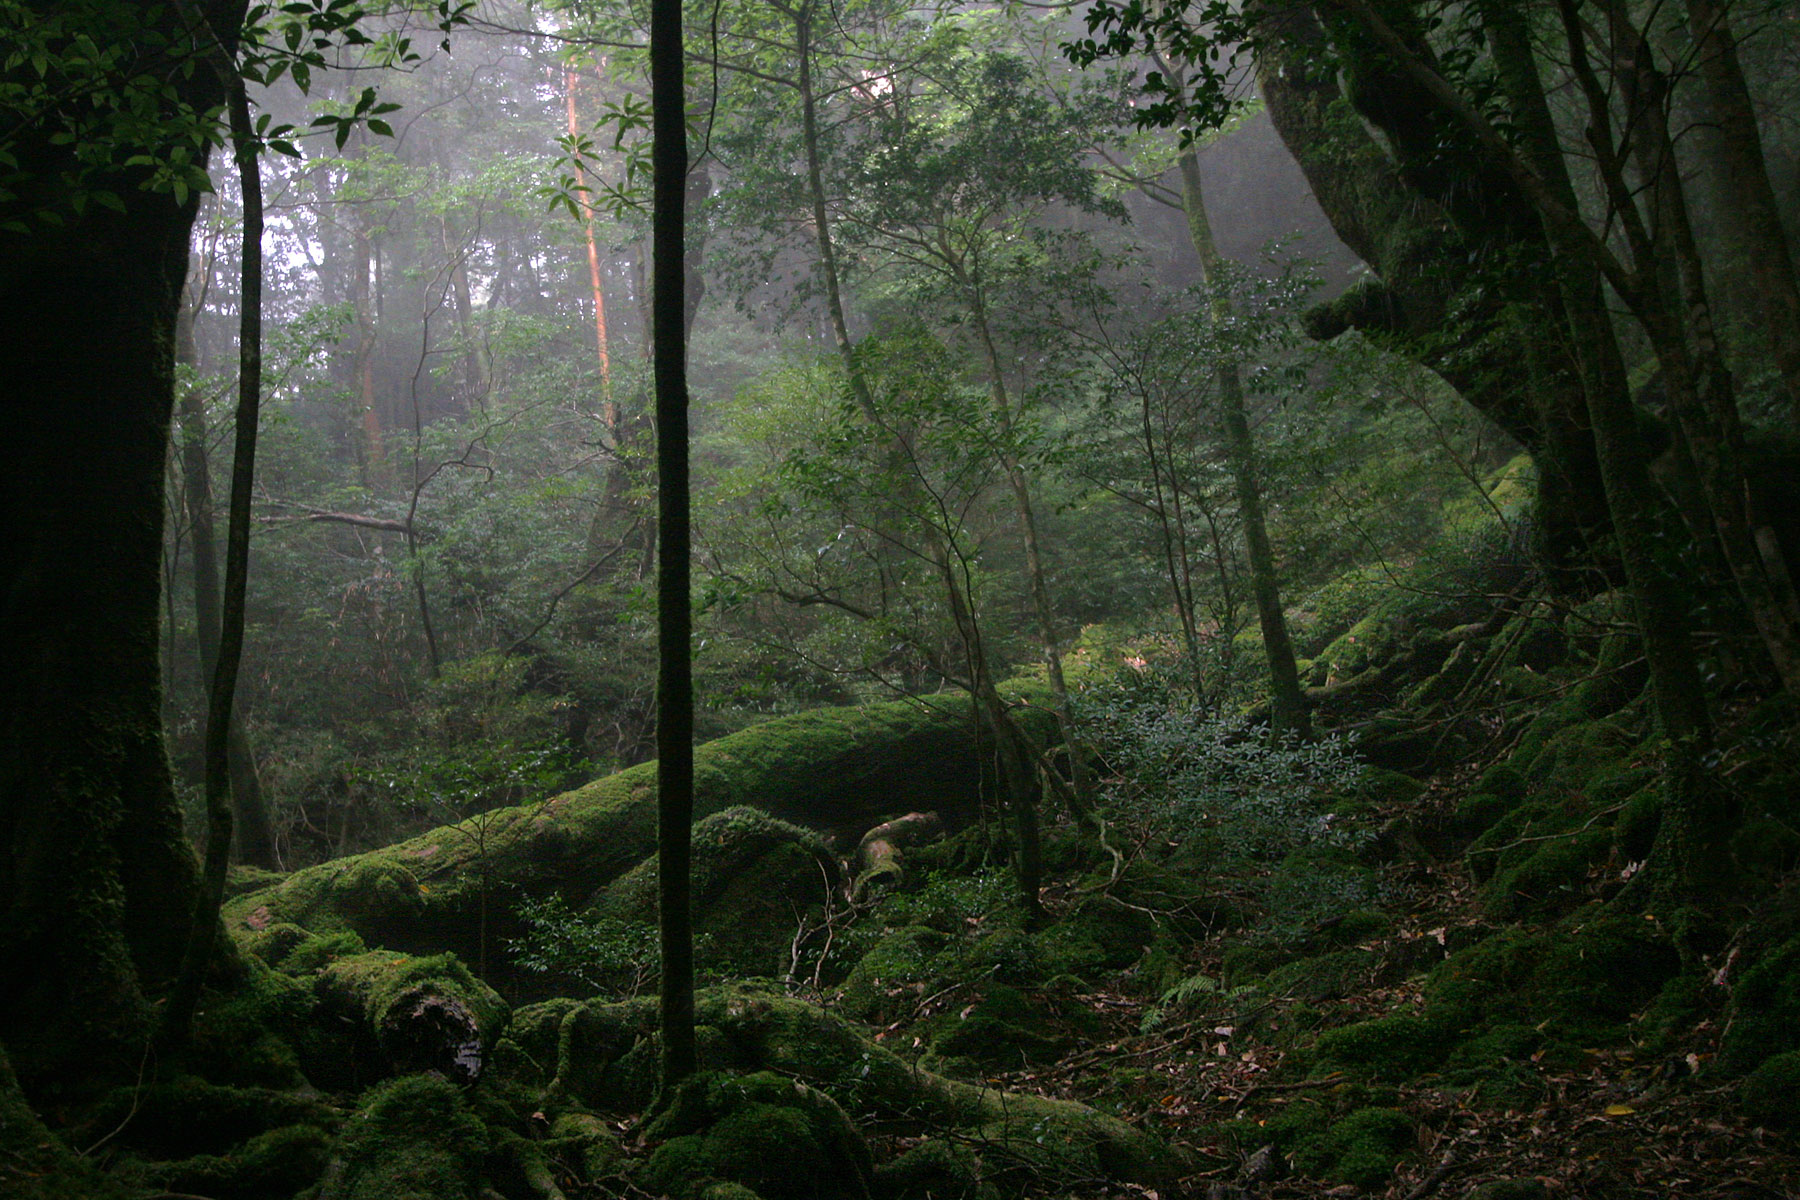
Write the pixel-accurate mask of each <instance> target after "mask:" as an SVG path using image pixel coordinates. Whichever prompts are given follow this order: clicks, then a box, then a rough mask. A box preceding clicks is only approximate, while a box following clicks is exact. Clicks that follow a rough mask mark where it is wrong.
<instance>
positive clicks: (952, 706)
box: [226, 701, 979, 961]
mask: <svg viewBox="0 0 1800 1200" xmlns="http://www.w3.org/2000/svg"><path fill="white" fill-rule="evenodd" d="M656 772H657V767H656V764H655V763H645V764H643V765H641V766H637V767H633V768H631V769H630V770H627V771H622V772H620V773H619V774H616V775H611V776H608V777H606V778H604V779H600V780H596V781H595V782H594V783H591V784H588V785H587V786H586V787H583V788H580V789H578V790H576V791H573V792H568V793H565V794H563V795H561V796H556V797H553V798H550V799H548V800H545V801H543V802H541V803H539V804H533V805H523V806H520V807H517V808H508V809H497V810H494V811H492V812H489V813H486V814H483V815H481V816H478V817H473V818H470V819H469V820H467V821H464V822H462V823H461V824H459V825H450V826H446V827H444V828H442V829H437V830H433V831H432V832H430V833H427V834H424V835H422V836H420V837H416V838H413V839H412V840H410V841H407V842H402V843H400V844H399V845H396V846H389V847H387V848H386V849H383V850H376V851H371V852H370V853H367V854H362V855H357V856H355V857H353V858H347V859H340V860H337V861H335V862H329V863H323V864H320V865H319V866H316V867H311V868H309V869H307V870H305V871H301V872H298V873H296V874H294V875H292V876H289V877H288V878H287V879H285V880H283V881H282V882H281V883H280V884H278V885H276V886H274V887H270V888H265V889H262V890H260V891H255V892H251V893H248V894H246V895H243V896H240V897H237V898H236V899H234V900H232V901H231V902H230V903H229V904H228V905H227V906H226V917H227V924H228V926H229V927H231V928H235V929H240V930H242V929H256V928H267V927H268V926H271V925H274V924H277V923H279V922H282V921H292V922H294V923H295V924H298V925H301V926H303V927H305V928H308V929H311V930H314V931H315V932H324V931H329V930H333V929H343V928H348V929H353V930H355V931H356V932H358V933H360V934H362V935H363V936H364V937H365V938H367V939H368V940H369V942H370V943H371V944H374V945H382V946H388V947H391V948H394V949H400V950H410V951H418V952H432V951H437V950H444V949H449V950H454V951H456V952H457V953H459V954H461V955H463V956H464V957H465V958H467V959H469V960H470V961H478V960H479V949H480V941H481V938H480V911H481V901H482V891H483V887H484V882H485V881H487V880H493V879H505V880H506V881H507V883H508V885H509V887H510V888H512V889H516V891H511V892H509V893H508V894H509V895H522V896H542V895H547V894H550V893H552V892H557V893H560V894H562V895H564V896H565V897H567V898H569V899H570V900H571V901H572V902H582V901H585V900H586V899H587V898H588V897H591V896H593V895H595V894H596V893H597V892H599V891H600V890H601V889H602V888H603V887H605V886H606V885H607V884H608V883H609V882H611V881H612V880H613V879H615V878H617V877H618V876H620V875H622V874H624V873H625V872H626V871H628V870H630V869H631V868H632V867H634V866H636V865H637V864H638V863H639V862H640V861H641V860H642V859H644V858H645V857H646V856H648V855H649V854H651V853H653V852H654V850H655V848H656V842H655V782H656ZM978 775H979V768H978V765H977V758H976V747H975V738H974V734H973V732H972V730H971V728H970V722H969V710H968V707H967V703H966V702H962V701H956V702H949V703H937V704H929V703H919V702H893V703H888V704H875V705H868V706H865V707H863V708H858V709H821V710H818V711H815V712H810V713H803V714H799V715H796V716H792V717H781V718H777V719H776V720H773V721H769V722H766V723H765V724H762V725H758V726H754V727H752V728H750V729H746V730H743V731H741V732H739V733H735V734H732V735H730V736H729V737H724V738H720V739H718V740H716V741H713V742H709V743H707V744H705V745H703V746H701V747H699V748H698V750H697V752H696V755H695V805H694V815H695V816H696V817H699V818H704V817H707V816H710V815H712V814H714V813H717V812H721V811H723V810H724V809H726V808H729V807H731V806H732V805H734V804H749V805H753V806H755V807H757V808H760V809H762V810H764V811H765V812H769V813H772V814H773V815H775V816H778V817H781V818H783V819H785V820H790V821H793V822H795V823H797V824H802V825H809V826H812V827H813V828H817V829H833V828H837V827H840V826H845V825H853V824H856V823H858V822H864V821H869V820H880V819H882V818H885V817H888V816H891V815H893V814H894V813H895V812H897V811H900V812H904V811H906V810H909V809H926V808H932V809H937V810H938V811H940V812H942V813H946V814H967V813H970V812H973V811H974V809H975V806H976V804H977V803H978V799H979V797H978V791H977V779H978ZM478 835H479V836H478ZM498 899H499V898H498V897H489V900H490V901H497V900H498ZM494 925H495V926H496V927H497V931H498V932H505V931H506V929H507V926H506V921H505V920H504V919H503V918H496V919H495V921H494Z"/></svg>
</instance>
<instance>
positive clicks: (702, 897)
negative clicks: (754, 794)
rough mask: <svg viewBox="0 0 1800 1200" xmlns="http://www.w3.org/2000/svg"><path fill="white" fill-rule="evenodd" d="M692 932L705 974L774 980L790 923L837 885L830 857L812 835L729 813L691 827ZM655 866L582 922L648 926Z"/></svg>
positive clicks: (602, 900)
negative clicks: (700, 948) (699, 946)
mask: <svg viewBox="0 0 1800 1200" xmlns="http://www.w3.org/2000/svg"><path fill="white" fill-rule="evenodd" d="M690 879H691V887H692V907H693V919H694V932H695V934H696V936H697V938H698V939H699V940H700V942H701V944H702V946H703V947H704V951H703V953H704V957H705V959H706V965H707V967H708V969H710V970H717V971H720V972H721V973H725V974H730V975H736V976H751V975H769V976H773V975H778V974H780V973H781V972H782V971H783V970H784V969H785V968H786V966H787V955H788V951H789V948H790V946H791V945H792V943H793V938H794V926H795V923H796V921H797V920H798V919H799V918H800V917H802V916H804V915H805V914H806V913H807V912H808V911H809V910H816V909H820V908H823V907H824V905H825V904H826V902H827V901H828V900H829V898H830V894H831V893H832V892H834V891H836V890H837V888H838V887H839V885H840V882H841V881H840V879H839V873H838V864H837V859H836V857H835V856H834V855H833V854H832V853H831V851H830V850H828V849H827V848H826V846H825V842H824V839H823V838H821V837H820V836H819V835H818V834H817V833H814V832H812V831H811V830H808V829H802V828H801V827H800V826H798V825H794V824H791V823H789V822H787V821H783V820H779V819H778V818H775V817H771V816H770V815H769V814H768V813H766V812H763V811H762V810H760V809H756V808H750V807H748V806H747V805H734V806H732V807H731V808H728V809H725V810H724V811H723V812H717V813H714V814H712V815H711V816H709V817H706V818H705V819H704V820H701V821H699V822H698V823H696V824H695V826H694V834H693V869H692V872H691V874H690ZM656 880H657V872H656V859H655V858H654V857H650V858H646V859H645V860H644V861H643V862H641V863H639V864H638V865H637V866H636V867H634V868H632V869H631V870H630V871H628V872H626V873H625V874H624V875H622V876H620V877H619V878H618V879H617V880H615V881H614V882H613V883H612V884H611V885H610V886H609V887H608V888H607V889H606V890H605V892H603V893H602V894H601V896H600V897H599V898H598V899H597V900H596V901H595V902H594V904H593V906H592V907H591V908H590V910H589V915H590V916H593V917H598V918H601V919H611V920H616V921H622V922H626V923H628V924H637V925H639V926H641V927H644V928H648V927H652V926H654V925H655V924H656V904H657V895H656V889H657V882H656Z"/></svg>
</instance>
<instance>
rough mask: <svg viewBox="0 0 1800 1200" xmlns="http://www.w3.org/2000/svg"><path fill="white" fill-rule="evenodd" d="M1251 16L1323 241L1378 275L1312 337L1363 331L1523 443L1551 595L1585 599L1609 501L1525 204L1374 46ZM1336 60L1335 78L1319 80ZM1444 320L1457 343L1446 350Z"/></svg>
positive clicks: (1311, 323)
mask: <svg viewBox="0 0 1800 1200" xmlns="http://www.w3.org/2000/svg"><path fill="white" fill-rule="evenodd" d="M1257 14H1258V21H1259V26H1260V28H1261V30H1262V32H1263V33H1264V35H1265V39H1264V42H1263V47H1262V50H1261V52H1260V56H1259V58H1258V63H1257V78H1258V82H1259V85H1260V88H1261V91H1262V94H1263V97H1264V99H1265V100H1266V102H1267V104H1268V107H1269V115H1270V117H1271V118H1272V120H1273V122H1274V125H1275V129H1276V131H1277V132H1278V133H1279V134H1280V135H1281V139H1282V141H1283V143H1284V144H1286V146H1287V147H1288V149H1289V151H1290V152H1291V153H1292V154H1293V155H1294V157H1295V159H1296V161H1297V162H1298V163H1299V164H1300V167H1301V170H1302V171H1303V172H1304V173H1305V175H1306V178H1307V182H1308V183H1309V184H1310V185H1311V187H1312V190H1313V193H1314V195H1315V196H1316V197H1317V199H1318V201H1319V204H1320V206H1321V207H1322V208H1323V209H1324V211H1325V215H1326V217H1327V219H1328V220H1329V221H1330V222H1331V225H1332V228H1333V229H1334V230H1335V231H1336V232H1337V234H1338V236H1339V237H1340V238H1341V239H1343V241H1344V244H1345V245H1347V246H1349V247H1350V249H1351V250H1352V251H1354V252H1355V253H1356V254H1357V256H1358V257H1360V258H1361V259H1362V260H1363V261H1364V262H1366V263H1368V264H1369V265H1370V267H1372V268H1373V269H1374V270H1375V272H1376V274H1377V275H1378V276H1379V280H1378V281H1371V282H1369V283H1365V284H1361V285H1358V286H1357V287H1355V288H1352V289H1351V290H1350V291H1349V292H1346V293H1345V294H1344V295H1343V296H1341V297H1339V298H1338V299H1337V300H1335V301H1333V302H1331V303H1330V304H1328V305H1326V306H1323V307H1322V308H1320V309H1318V310H1315V311H1314V312H1313V313H1312V314H1310V315H1309V317H1308V321H1307V326H1308V331H1309V332H1310V333H1312V334H1313V335H1314V336H1315V337H1332V336H1335V335H1336V334H1338V333H1340V332H1342V331H1343V330H1345V329H1349V328H1356V329H1361V330H1363V331H1364V332H1366V333H1368V334H1369V335H1370V336H1371V337H1373V338H1374V339H1376V340H1377V341H1378V342H1380V343H1381V344H1383V345H1386V346H1389V347H1391V348H1393V349H1395V350H1396V351H1398V352H1399V353H1402V354H1404V355H1406V356H1408V357H1410V358H1413V359H1415V360H1416V361H1418V362H1420V363H1422V364H1423V365H1425V366H1427V367H1429V368H1431V369H1432V370H1434V371H1436V372H1437V373H1438V374H1439V375H1441V376H1442V377H1443V378H1444V379H1445V380H1446V381H1448V382H1449V383H1450V384H1451V385H1452V386H1453V387H1455V388H1456V389H1457V391H1458V392H1459V393H1460V394H1461V395H1462V396H1463V398H1464V399H1465V400H1467V401H1468V403H1469V404H1471V405H1472V406H1474V407H1475V408H1476V409H1478V410H1480V411H1481V412H1482V413H1483V414H1485V415H1486V416H1487V417H1488V418H1489V419H1491V420H1492V421H1493V422H1494V423H1495V424H1496V425H1498V426H1499V427H1500V428H1501V429H1503V430H1505V431H1506V433H1508V434H1509V435H1511V436H1512V437H1513V438H1514V439H1515V440H1516V441H1518V443H1519V444H1520V445H1521V446H1523V447H1524V448H1525V449H1526V450H1527V451H1529V452H1530V454H1531V456H1532V459H1533V461H1534V462H1535V463H1536V464H1537V468H1538V486H1539V503H1538V510H1537V511H1538V517H1537V520H1538V528H1537V531H1536V532H1537V536H1538V547H1539V557H1540V559H1541V561H1542V562H1543V564H1544V566H1545V567H1546V569H1547V570H1548V571H1549V572H1550V574H1551V578H1552V581H1553V582H1554V583H1556V584H1557V585H1558V586H1560V587H1563V588H1566V589H1569V590H1582V589H1585V588H1591V587H1592V586H1593V581H1592V579H1591V577H1590V575H1589V574H1588V572H1587V570H1586V568H1587V565H1588V564H1589V563H1590V562H1591V561H1592V559H1593V557H1594V546H1595V543H1596V542H1597V541H1598V540H1599V538H1600V537H1601V536H1603V535H1604V533H1605V532H1606V530H1607V521H1608V511H1607V501H1606V494H1605V490H1604V488H1603V486H1602V484H1601V480H1600V469H1599V462H1598V460H1597V458H1596V456H1595V452H1594V448H1593V440H1592V438H1591V437H1590V436H1589V435H1588V418H1587V411H1586V408H1585V406H1584V405H1583V402H1582V394H1581V390H1580V387H1579V383H1578V378H1579V376H1578V372H1577V370H1576V369H1575V365H1574V364H1573V362H1572V361H1570V358H1569V355H1568V353H1567V350H1566V348H1565V347H1564V343H1563V341H1562V339H1560V338H1559V337H1557V336H1556V335H1555V331H1557V330H1559V329H1560V327H1561V321H1560V313H1559V312H1558V311H1557V309H1556V303H1557V302H1556V296H1555V291H1554V283H1553V277H1552V275H1551V274H1550V271H1549V268H1550V264H1551V262H1552V257H1551V255H1550V253H1549V247H1548V245H1547V243H1546V241H1545V238H1544V236H1543V233H1542V231H1541V230H1540V229H1539V228H1538V227H1537V225H1536V222H1535V220H1533V219H1532V218H1531V217H1530V208H1529V205H1528V204H1527V203H1526V202H1525V201H1524V200H1523V199H1522V198H1520V197H1519V196H1518V195H1517V190H1516V189H1515V188H1513V187H1512V186H1511V185H1510V184H1509V183H1508V182H1507V181H1506V180H1505V178H1504V173H1503V172H1500V171H1498V170H1497V169H1496V168H1495V165H1494V164H1493V163H1491V162H1489V161H1488V160H1487V158H1486V157H1485V156H1484V155H1483V154H1482V153H1481V151H1480V149H1479V147H1475V146H1472V145H1470V143H1469V141H1468V140H1467V139H1466V138H1464V137H1462V136H1460V135H1459V134H1458V132H1457V131H1455V130H1453V129H1449V128H1447V127H1446V125H1445V123H1444V122H1443V121H1441V120H1439V119H1437V118H1436V117H1435V116H1434V115H1433V114H1434V112H1435V108H1434V106H1433V105H1431V104H1430V102H1429V100H1428V99H1427V98H1423V97H1421V96H1420V95H1419V93H1418V89H1417V88H1416V87H1415V86H1413V85H1411V84H1410V82H1409V81H1407V80H1406V79H1405V78H1404V76H1403V75H1402V74H1401V73H1400V72H1398V71H1396V70H1394V69H1393V68H1392V67H1391V66H1389V65H1387V64H1386V63H1384V62H1383V60H1382V59H1381V57H1380V56H1379V55H1377V54H1375V53H1374V52H1373V51H1372V50H1371V48H1370V47H1368V46H1367V45H1366V44H1365V43H1360V42H1358V41H1356V40H1355V39H1353V38H1347V37H1345V36H1344V31H1342V30H1336V29H1334V30H1333V34H1334V37H1332V38H1328V37H1327V32H1326V30H1325V29H1324V28H1323V27H1322V26H1321V25H1320V24H1319V21H1318V19H1317V17H1316V16H1315V15H1314V12H1313V6H1311V5H1307V4H1302V3H1298V2H1295V0H1280V2H1275V0H1265V2H1264V3H1262V4H1261V5H1259V6H1258V9H1257ZM1340 58H1341V59H1342V60H1343V61H1344V63H1345V70H1344V71H1343V72H1342V73H1341V74H1340V73H1338V72H1336V71H1333V70H1332V69H1330V68H1329V67H1328V66H1326V65H1325V64H1328V63H1332V62H1336V61H1338V60H1339V59H1340ZM1364 121H1367V122H1368V125H1365V124H1364ZM1371 125H1372V126H1374V127H1376V128H1378V129H1379V130H1380V131H1381V133H1382V135H1383V136H1384V137H1385V138H1386V139H1387V141H1388V143H1389V144H1390V145H1391V146H1392V147H1393V150H1394V153H1393V154H1390V153H1388V151H1387V150H1385V149H1384V148H1383V146H1382V145H1381V144H1380V143H1378V142H1377V141H1376V139H1375V137H1374V136H1373V135H1372V134H1371V133H1370V131H1369V126H1371ZM1452 313H1454V314H1455V318H1456V320H1457V321H1458V323H1459V325H1460V327H1461V330H1462V332H1461V334H1460V335H1459V336H1458V337H1455V338H1446V337H1444V336H1443V332H1444V328H1445V325H1446V322H1447V321H1448V320H1449V319H1450V317H1451V314H1452Z"/></svg>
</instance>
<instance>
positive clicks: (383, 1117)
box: [319, 1074, 489, 1200]
mask: <svg viewBox="0 0 1800 1200" xmlns="http://www.w3.org/2000/svg"><path fill="white" fill-rule="evenodd" d="M488 1145H489V1139H488V1134H487V1129H486V1127H485V1126H484V1125H483V1124H482V1122H481V1120H480V1119H479V1118H478V1117H477V1116H476V1115H475V1113H474V1112H473V1111H472V1110H471V1109H470V1107H469V1105H468V1103H467V1102H466V1101H465V1100H464V1099H463V1095H462V1093H461V1092H460V1091H459V1090H458V1089H457V1088H456V1086H455V1085H453V1084H451V1083H450V1082H449V1081H448V1080H446V1079H444V1078H442V1077H441V1076H438V1075H436V1074H425V1075H406V1076H402V1077H400V1078H398V1079H391V1080H388V1081H387V1082H386V1083H381V1084H377V1085H376V1086H375V1087H373V1088H370V1089H369V1091H368V1092H367V1093H366V1094H365V1095H364V1096H363V1097H362V1101H361V1103H360V1104H359V1105H358V1106H357V1111H356V1114H355V1115H354V1116H352V1117H351V1118H350V1120H349V1121H348V1122H346V1124H345V1126H344V1131H343V1133H342V1134H341V1135H340V1137H339V1139H338V1142H337V1145H336V1146H335V1148H334V1152H333V1170H332V1171H331V1172H330V1173H329V1174H328V1175H327V1176H326V1178H325V1180H324V1182H323V1184H322V1185H321V1187H320V1189H319V1200H475V1198H476V1197H477V1196H478V1195H479V1193H480V1188H481V1167H482V1162H483V1160H484V1158H485V1157H486V1155H487V1153H488Z"/></svg>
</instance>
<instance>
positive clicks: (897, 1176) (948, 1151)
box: [871, 1138, 999, 1200]
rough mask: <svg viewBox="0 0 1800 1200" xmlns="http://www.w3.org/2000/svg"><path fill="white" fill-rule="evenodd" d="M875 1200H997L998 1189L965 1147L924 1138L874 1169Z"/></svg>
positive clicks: (977, 1158) (941, 1139)
mask: <svg viewBox="0 0 1800 1200" xmlns="http://www.w3.org/2000/svg"><path fill="white" fill-rule="evenodd" d="M871 1191H873V1192H874V1194H875V1196H876V1197H877V1198H878V1200H997V1197H998V1195H999V1192H998V1190H997V1189H996V1188H995V1187H994V1185H993V1184H991V1183H988V1182H987V1181H986V1180H985V1179H984V1178H983V1172H982V1163H981V1159H980V1157H979V1156H977V1155H976V1153H975V1152H974V1151H973V1150H971V1149H969V1148H968V1147H967V1146H962V1145H958V1144H957V1143H955V1142H952V1141H948V1140H946V1139H943V1138H927V1139H926V1140H925V1141H923V1142H920V1143H919V1144H918V1145H917V1146H914V1147H913V1148H912V1149H910V1150H907V1151H906V1152H904V1153H903V1154H901V1155H899V1156H898V1157H896V1158H895V1159H894V1160H893V1161H892V1162H886V1163H883V1164H882V1165H881V1166H879V1167H876V1168H875V1179H874V1186H873V1187H872V1188H871Z"/></svg>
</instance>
